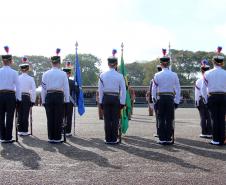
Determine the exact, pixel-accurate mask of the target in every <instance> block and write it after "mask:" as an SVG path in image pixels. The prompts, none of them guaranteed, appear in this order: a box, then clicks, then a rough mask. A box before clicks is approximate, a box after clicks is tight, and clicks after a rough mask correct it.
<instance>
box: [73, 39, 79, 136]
mask: <svg viewBox="0 0 226 185" xmlns="http://www.w3.org/2000/svg"><path fill="white" fill-rule="evenodd" d="M77 50H78V42H77V41H76V43H75V52H76V53H75V55H76V54H77ZM75 57H76V56H75ZM75 72H76V66H75V64H74V81H75V83H76V74H75ZM74 85H75V84H74ZM74 100H75V102H74V120H73V121H74V123H73V127H74V129H73V130H74V136H75V118H76V92H74Z"/></svg>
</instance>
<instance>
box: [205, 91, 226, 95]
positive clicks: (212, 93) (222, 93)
mask: <svg viewBox="0 0 226 185" xmlns="http://www.w3.org/2000/svg"><path fill="white" fill-rule="evenodd" d="M211 95H226V92H210V93H209V96H211Z"/></svg>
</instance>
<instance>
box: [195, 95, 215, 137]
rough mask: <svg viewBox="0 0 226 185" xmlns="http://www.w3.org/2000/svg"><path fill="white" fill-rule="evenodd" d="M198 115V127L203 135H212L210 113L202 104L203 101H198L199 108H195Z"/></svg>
mask: <svg viewBox="0 0 226 185" xmlns="http://www.w3.org/2000/svg"><path fill="white" fill-rule="evenodd" d="M197 108H198V110H199V115H200V125H201V130H202V134H203V135H212V124H211V119H210V113H209V110H208V107H207V106H206V105H205V104H204V103H203V100H202V99H200V100H199V106H198V107H197Z"/></svg>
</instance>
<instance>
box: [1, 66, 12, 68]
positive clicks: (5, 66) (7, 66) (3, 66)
mask: <svg viewBox="0 0 226 185" xmlns="http://www.w3.org/2000/svg"><path fill="white" fill-rule="evenodd" d="M2 67H3V68H11V67H10V66H2Z"/></svg>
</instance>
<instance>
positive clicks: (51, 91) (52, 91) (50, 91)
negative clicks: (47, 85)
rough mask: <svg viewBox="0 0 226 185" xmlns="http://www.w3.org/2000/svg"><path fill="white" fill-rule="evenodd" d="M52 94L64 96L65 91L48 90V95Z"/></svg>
mask: <svg viewBox="0 0 226 185" xmlns="http://www.w3.org/2000/svg"><path fill="white" fill-rule="evenodd" d="M50 93H62V94H63V91H60V90H47V94H50Z"/></svg>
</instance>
